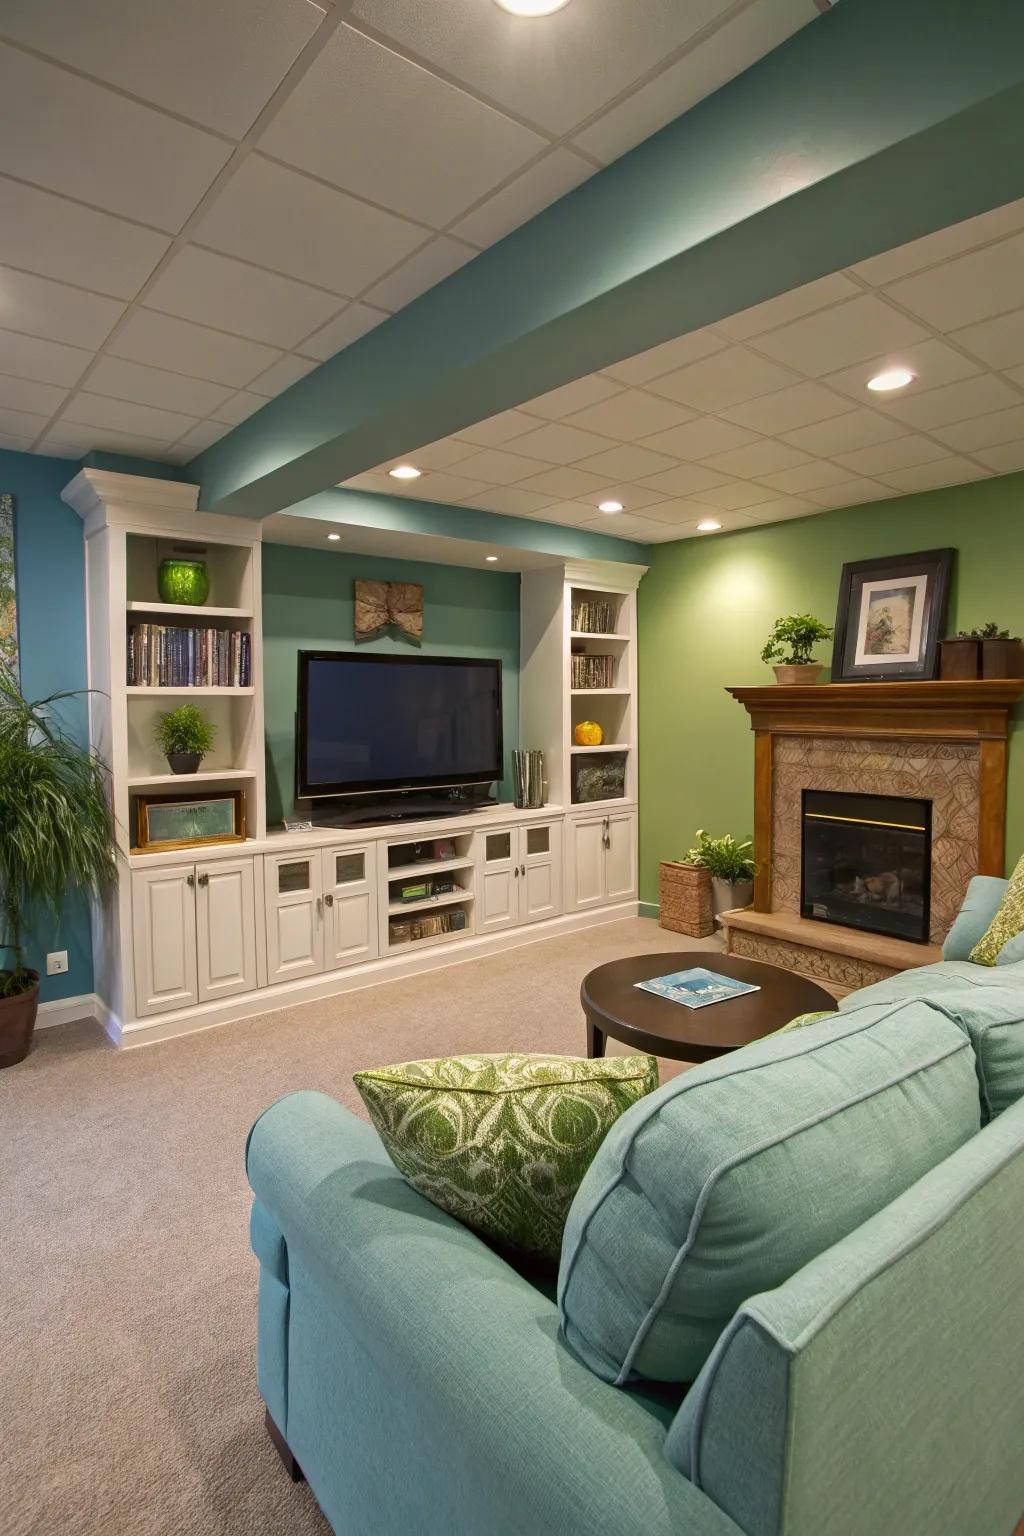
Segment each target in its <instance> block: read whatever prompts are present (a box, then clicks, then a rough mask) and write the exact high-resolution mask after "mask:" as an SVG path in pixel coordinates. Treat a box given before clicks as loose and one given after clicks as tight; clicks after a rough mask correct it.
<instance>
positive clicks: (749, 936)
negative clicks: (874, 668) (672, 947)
mask: <svg viewBox="0 0 1024 1536" xmlns="http://www.w3.org/2000/svg"><path fill="white" fill-rule="evenodd" d="M728 691H729V692H730V693H731V694H732V695H733V697H734V698H735V699H737V700H738V701H739V702H740V703H741V704H743V705H744V707H745V708H746V709H747V711H748V713H749V714H750V717H751V727H752V729H753V731H754V741H755V746H754V765H755V766H754V857H755V859H756V861H757V864H758V876H757V880H756V882H755V887H754V903H753V907H751V908H746V909H743V910H741V911H736V912H732V913H728V914H726V917H725V921H724V926H725V935H726V946H727V949H728V951H729V952H730V953H731V954H739V955H744V956H747V957H749V958H750V959H755V960H767V961H769V962H770V963H772V964H776V965H782V966H784V967H785V968H786V969H787V970H795V971H798V972H800V973H801V974H803V975H806V976H810V977H812V978H813V979H814V980H816V981H819V982H821V983H823V984H824V985H825V986H826V987H827V988H828V989H829V990H830V991H832V992H834V993H835V994H836V995H837V996H841V995H842V994H844V993H846V992H849V991H852V990H854V989H855V988H857V987H861V986H865V985H867V984H868V983H870V982H872V981H879V980H881V979H882V978H883V977H885V976H891V975H893V974H894V973H895V972H897V971H901V970H906V969H909V968H910V967H911V966H915V965H927V964H930V963H931V962H932V961H935V960H937V959H939V958H940V946H941V944H942V941H943V939H944V938H945V936H946V934H947V933H948V931H949V929H950V927H951V925H952V922H953V919H954V918H955V916H956V913H957V911H958V910H959V907H960V903H961V901H962V900H963V895H964V891H965V890H966V888H967V883H968V881H969V880H970V879H971V877H972V876H973V875H976V874H995V875H1002V873H1003V867H1004V849H1003V843H1004V834H1005V813H1006V754H1007V734H1008V727H1009V718H1010V713H1011V710H1012V708H1013V705H1014V704H1015V703H1016V701H1017V700H1018V698H1019V697H1020V695H1021V693H1022V692H1024V682H1021V681H1019V680H1006V681H1003V680H998V681H977V682H975V681H970V682H938V681H937V682H915V683H886V682H881V683H829V684H825V685H824V686H816V687H785V686H776V687H766V688H730V689H729V690H728ZM804 789H828V790H842V791H848V792H861V793H867V794H884V795H901V796H907V797H911V798H915V799H923V800H930V801H931V803H932V886H931V933H930V943H928V944H915V943H912V942H909V941H907V940H903V939H894V938H889V937H886V936H884V935H880V934H872V933H866V932H863V931H862V930H859V929H854V928H845V927H842V926H839V925H836V924H831V923H823V922H817V921H815V920H814V919H811V918H804V917H801V915H800V859H801V798H802V792H803V790H804Z"/></svg>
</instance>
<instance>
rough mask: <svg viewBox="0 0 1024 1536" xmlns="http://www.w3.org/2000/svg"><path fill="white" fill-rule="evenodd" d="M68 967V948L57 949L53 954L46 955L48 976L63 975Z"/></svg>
mask: <svg viewBox="0 0 1024 1536" xmlns="http://www.w3.org/2000/svg"><path fill="white" fill-rule="evenodd" d="M67 968H68V952H67V950H66V949H56V950H54V952H53V954H51V955H47V957H46V974H47V976H63V975H64V972H65V971H66V970H67Z"/></svg>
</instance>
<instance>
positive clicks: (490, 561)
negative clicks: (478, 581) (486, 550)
mask: <svg viewBox="0 0 1024 1536" xmlns="http://www.w3.org/2000/svg"><path fill="white" fill-rule="evenodd" d="M497 558H498V557H497V555H484V559H485V560H486V561H487V564H488V565H493V564H494V562H495V561H496V560H497Z"/></svg>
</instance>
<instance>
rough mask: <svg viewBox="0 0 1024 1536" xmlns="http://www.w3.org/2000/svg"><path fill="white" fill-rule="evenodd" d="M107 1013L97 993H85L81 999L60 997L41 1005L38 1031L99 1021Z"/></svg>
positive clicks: (37, 1015) (37, 1020)
mask: <svg viewBox="0 0 1024 1536" xmlns="http://www.w3.org/2000/svg"><path fill="white" fill-rule="evenodd" d="M105 1011H106V1010H105V1009H104V1007H103V1004H102V1003H101V1002H100V1000H99V998H98V997H97V996H96V993H95V992H83V993H82V994H81V995H80V996H79V997H58V998H55V999H54V1000H53V1001H52V1002H49V1003H40V1004H39V1008H38V1010H37V1012H36V1029H50V1028H52V1026H53V1025H54V1024H76V1023H78V1021H79V1020H80V1019H99V1018H100V1017H101V1015H102V1014H103V1013H104V1012H105Z"/></svg>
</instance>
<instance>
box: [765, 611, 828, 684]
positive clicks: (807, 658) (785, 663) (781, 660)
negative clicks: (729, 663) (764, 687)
mask: <svg viewBox="0 0 1024 1536" xmlns="http://www.w3.org/2000/svg"><path fill="white" fill-rule="evenodd" d="M831 639H832V630H831V629H830V627H829V626H828V625H827V624H823V623H822V622H821V620H820V619H816V618H814V616H813V615H812V614H810V613H791V614H789V615H788V616H787V617H785V618H782V619H776V620H775V623H774V625H773V626H772V632H771V634H770V635H769V636H768V643H767V644H766V645H765V648H764V650H763V651H762V652H761V660H762V661H764V662H775V663H776V665H775V666H774V667H773V669H772V670H773V671H774V673H775V680H776V682H778V683H816V682H818V681H819V679H820V678H821V672H822V666H823V663H822V662H820V661H815V660H814V658H813V656H812V654H811V653H812V652H813V650H814V647H815V646H816V645H817V644H818V642H819V641H820V640H831Z"/></svg>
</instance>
